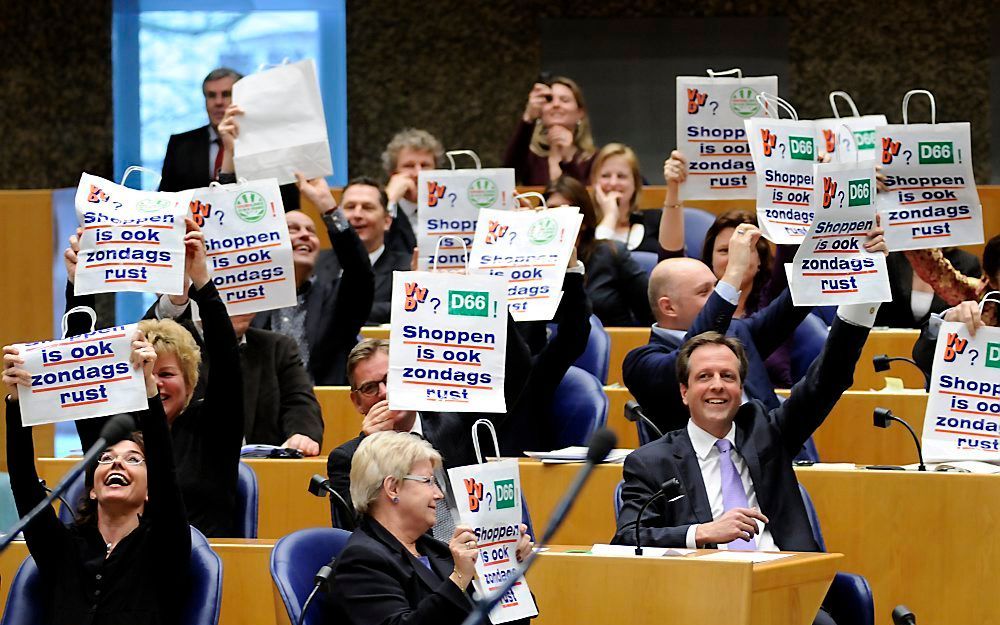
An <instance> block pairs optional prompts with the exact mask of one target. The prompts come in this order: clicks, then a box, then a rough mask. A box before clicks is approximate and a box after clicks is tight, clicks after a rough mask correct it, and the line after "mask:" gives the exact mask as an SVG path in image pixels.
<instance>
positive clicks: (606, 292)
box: [583, 240, 653, 327]
mask: <svg viewBox="0 0 1000 625" xmlns="http://www.w3.org/2000/svg"><path fill="white" fill-rule="evenodd" d="M583 263H584V265H585V266H586V271H587V275H586V288H587V295H588V296H589V297H590V301H591V302H592V303H593V306H594V314H595V315H597V318H598V319H600V320H601V323H603V324H604V325H605V326H606V327H618V326H648V325H651V324H652V323H653V314H652V312H650V310H649V298H648V296H647V294H646V291H647V288H648V285H649V274H647V273H646V272H645V271H643V269H642V267H640V266H639V265H638V263H636V262H635V260H633V259H632V255H631V254H630V253H629V251H628V249H627V248H626V247H625V244H624V243H620V242H618V241H605V240H602V241H595V243H594V250H593V251H592V252H591V253H590V256H589V257H588V258H586V259H585V260H584V261H583Z"/></svg>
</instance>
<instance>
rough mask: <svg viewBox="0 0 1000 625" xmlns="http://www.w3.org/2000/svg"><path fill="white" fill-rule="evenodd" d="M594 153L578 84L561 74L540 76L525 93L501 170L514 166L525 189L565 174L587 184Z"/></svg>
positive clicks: (581, 93) (588, 119) (584, 105)
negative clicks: (519, 115)
mask: <svg viewBox="0 0 1000 625" xmlns="http://www.w3.org/2000/svg"><path fill="white" fill-rule="evenodd" d="M594 151H595V148H594V138H593V136H591V134H590V118H589V117H588V116H587V106H586V104H584V102H583V91H582V90H581V89H580V86H579V85H577V84H576V83H575V82H574V81H573V80H571V79H569V78H566V77H565V76H555V77H552V78H548V77H545V76H542V77H539V82H536V83H535V84H534V86H532V88H531V92H530V93H529V94H528V103H527V104H526V105H525V107H524V113H523V114H522V115H521V120H520V122H518V125H517V130H516V131H515V132H514V136H513V137H512V138H511V140H510V143H509V144H508V145H507V151H506V152H505V153H504V157H503V166H504V167H513V168H514V171H515V177H516V178H517V181H518V183H519V184H522V185H527V186H544V185H546V184H548V183H549V181H550V180H555V179H557V178H559V177H560V176H563V175H566V176H572V177H573V178H576V179H577V180H580V181H586V180H588V179H589V177H590V163H591V160H592V159H593V158H594Z"/></svg>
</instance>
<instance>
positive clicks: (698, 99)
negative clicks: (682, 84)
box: [688, 89, 708, 115]
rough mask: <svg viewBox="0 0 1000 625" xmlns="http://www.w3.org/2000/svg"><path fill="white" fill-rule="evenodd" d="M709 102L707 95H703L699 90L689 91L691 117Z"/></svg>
mask: <svg viewBox="0 0 1000 625" xmlns="http://www.w3.org/2000/svg"><path fill="white" fill-rule="evenodd" d="M707 100H708V94H707V93H702V92H700V91H698V90H697V89H688V113H690V114H691V115H694V114H695V113H697V112H698V110H699V109H701V107H703V106H705V102H706V101H707Z"/></svg>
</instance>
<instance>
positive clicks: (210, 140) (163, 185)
mask: <svg viewBox="0 0 1000 625" xmlns="http://www.w3.org/2000/svg"><path fill="white" fill-rule="evenodd" d="M240 78H243V75H242V74H240V73H239V72H237V71H236V70H234V69H230V68H228V67H219V68H216V69H213V70H212V71H211V72H209V73H208V76H205V80H203V81H202V83H201V91H202V93H203V94H204V96H205V111H206V112H207V113H208V124H207V125H205V126H202V127H201V128H195V129H194V130H188V131H187V132H182V133H180V134H176V135H170V140H169V141H167V153H166V155H164V157H163V167H162V169H161V172H160V175H161V178H160V188H159V190H160V191H183V190H184V189H200V188H202V187H207V186H208V184H209V183H210V182H212V181H213V180H216V179H217V178H218V176H219V170H220V169H221V167H222V159H223V156H224V154H225V151H226V150H225V147H224V146H223V144H222V139H221V138H220V136H219V131H218V129H219V123H220V122H221V121H222V118H223V117H225V114H226V109H227V108H228V107H229V105H230V104H232V102H233V84H234V83H235V82H236V81H237V80H239V79H240ZM281 201H282V203H283V204H284V205H285V210H295V209H297V208H299V192H298V189H296V188H295V185H281Z"/></svg>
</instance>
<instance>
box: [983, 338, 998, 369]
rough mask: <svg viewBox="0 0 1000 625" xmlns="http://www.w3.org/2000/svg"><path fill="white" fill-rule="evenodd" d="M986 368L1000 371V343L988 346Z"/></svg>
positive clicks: (988, 344)
mask: <svg viewBox="0 0 1000 625" xmlns="http://www.w3.org/2000/svg"><path fill="white" fill-rule="evenodd" d="M986 366H987V367H993V368H994V369H1000V343H987V344H986Z"/></svg>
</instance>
